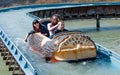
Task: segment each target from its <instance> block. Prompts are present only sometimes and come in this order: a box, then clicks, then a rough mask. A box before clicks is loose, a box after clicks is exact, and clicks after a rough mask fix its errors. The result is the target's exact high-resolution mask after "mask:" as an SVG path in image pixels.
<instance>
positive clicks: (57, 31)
mask: <svg viewBox="0 0 120 75" xmlns="http://www.w3.org/2000/svg"><path fill="white" fill-rule="evenodd" d="M64 31H68V30H67V29H63V30H62V31H61V30H59V29H58V30H56V31H55V34H56V33H59V32H64Z"/></svg>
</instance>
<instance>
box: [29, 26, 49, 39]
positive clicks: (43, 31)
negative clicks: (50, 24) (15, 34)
mask: <svg viewBox="0 0 120 75" xmlns="http://www.w3.org/2000/svg"><path fill="white" fill-rule="evenodd" d="M41 26H42V29H41V30H39V31H35V30H31V31H30V32H29V33H28V35H30V34H34V33H36V32H40V33H41V34H47V37H49V31H48V30H47V28H46V27H45V26H44V25H41Z"/></svg>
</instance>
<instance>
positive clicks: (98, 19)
mask: <svg viewBox="0 0 120 75" xmlns="http://www.w3.org/2000/svg"><path fill="white" fill-rule="evenodd" d="M96 29H97V31H99V30H100V17H99V15H98V14H97V15H96Z"/></svg>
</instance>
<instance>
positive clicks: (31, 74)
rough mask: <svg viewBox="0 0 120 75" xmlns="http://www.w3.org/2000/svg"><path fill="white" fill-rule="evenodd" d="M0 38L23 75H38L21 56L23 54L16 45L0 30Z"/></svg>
mask: <svg viewBox="0 0 120 75" xmlns="http://www.w3.org/2000/svg"><path fill="white" fill-rule="evenodd" d="M0 38H1V39H2V41H3V43H4V44H5V45H6V47H7V48H8V50H9V52H10V53H11V54H12V55H13V57H14V58H15V60H16V61H17V63H18V64H19V66H20V67H21V69H22V70H23V71H24V73H25V75H38V72H37V71H36V70H35V69H34V67H33V66H32V65H31V63H30V62H29V61H28V60H27V58H26V57H25V56H24V55H23V53H22V52H21V51H20V50H19V49H18V48H17V47H16V45H15V44H14V43H13V42H12V41H11V40H10V39H9V37H8V36H7V35H6V34H5V32H4V31H3V30H2V29H1V28H0Z"/></svg>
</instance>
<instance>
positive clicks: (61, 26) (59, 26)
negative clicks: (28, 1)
mask: <svg viewBox="0 0 120 75" xmlns="http://www.w3.org/2000/svg"><path fill="white" fill-rule="evenodd" d="M63 31H68V30H67V29H65V24H64V21H59V22H58V28H57V30H56V31H55V34H56V33H59V32H63Z"/></svg>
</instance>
